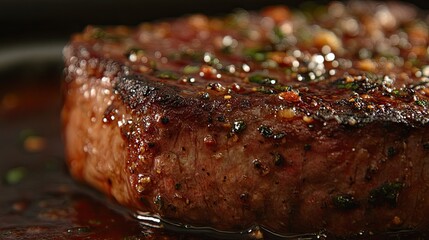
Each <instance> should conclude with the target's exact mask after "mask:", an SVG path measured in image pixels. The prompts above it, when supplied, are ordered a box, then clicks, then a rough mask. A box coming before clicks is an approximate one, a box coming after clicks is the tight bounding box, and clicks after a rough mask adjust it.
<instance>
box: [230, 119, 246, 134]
mask: <svg viewBox="0 0 429 240" xmlns="http://www.w3.org/2000/svg"><path fill="white" fill-rule="evenodd" d="M244 129H246V123H245V122H244V121H243V120H237V121H234V122H233V123H232V128H231V132H232V133H241V132H243V131H244Z"/></svg>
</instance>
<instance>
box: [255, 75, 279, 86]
mask: <svg viewBox="0 0 429 240" xmlns="http://www.w3.org/2000/svg"><path fill="white" fill-rule="evenodd" d="M249 82H252V83H257V84H260V85H275V84H277V79H275V78H272V77H269V76H265V75H262V74H253V75H251V76H249Z"/></svg>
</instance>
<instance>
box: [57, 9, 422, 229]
mask: <svg viewBox="0 0 429 240" xmlns="http://www.w3.org/2000/svg"><path fill="white" fill-rule="evenodd" d="M320 9H322V10H320ZM418 14H419V12H418V10H417V9H415V8H414V7H412V6H409V5H406V4H402V3H377V2H356V1H354V2H349V3H339V2H334V3H331V4H329V5H327V6H323V7H322V8H317V10H314V11H313V10H293V11H292V10H290V9H288V8H287V7H284V6H276V7H268V8H266V9H264V10H262V11H260V12H258V13H255V12H247V11H244V10H241V11H237V12H235V13H233V14H230V15H227V16H225V17H217V18H215V17H207V16H204V15H191V16H187V17H182V18H178V19H174V20H166V21H159V22H154V23H143V24H141V25H139V26H135V27H125V26H109V27H94V26H89V27H87V28H86V29H85V30H84V31H83V32H82V33H79V34H76V35H74V36H73V37H72V40H71V41H70V44H69V45H68V46H67V47H66V48H65V50H64V55H65V63H66V70H65V73H66V76H65V81H64V84H63V92H64V106H63V111H62V121H63V130H64V140H65V147H66V157H67V162H68V165H69V168H70V172H71V174H72V175H73V176H74V177H75V178H76V179H78V180H81V181H84V182H87V183H88V184H90V185H92V186H93V187H95V188H97V189H98V190H100V191H102V192H104V193H105V194H107V195H108V196H111V197H113V198H114V199H115V200H116V201H118V202H119V203H120V204H122V205H124V206H126V207H128V208H129V209H130V210H131V211H135V212H144V213H147V214H153V215H154V216H158V217H160V218H162V219H165V220H168V221H171V222H175V223H181V224H185V225H186V226H188V225H192V226H197V227H211V228H215V229H218V230H222V231H242V230H245V229H248V228H249V227H252V226H260V227H263V228H264V229H268V230H270V231H272V232H274V233H277V234H282V235H289V234H301V233H317V232H321V231H322V232H323V233H325V234H326V235H327V236H332V237H334V236H336V237H347V236H369V235H371V234H377V233H382V232H390V231H400V230H405V229H411V230H416V231H422V232H425V231H427V230H428V229H429V218H428V217H427V216H428V215H429V191H428V190H429V168H428V163H429V123H428V121H429V98H428V94H429V88H428V83H429V58H428V41H429V37H428V36H429V28H428V25H427V22H425V21H424V20H419V18H418V17H417V16H418Z"/></svg>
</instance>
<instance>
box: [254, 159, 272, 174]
mask: <svg viewBox="0 0 429 240" xmlns="http://www.w3.org/2000/svg"><path fill="white" fill-rule="evenodd" d="M252 164H253V167H254V168H255V169H256V170H257V171H258V173H259V175H261V176H265V175H267V174H268V173H269V172H270V168H269V167H268V166H267V165H265V164H264V163H262V162H261V161H260V160H259V159H254V160H253V161H252Z"/></svg>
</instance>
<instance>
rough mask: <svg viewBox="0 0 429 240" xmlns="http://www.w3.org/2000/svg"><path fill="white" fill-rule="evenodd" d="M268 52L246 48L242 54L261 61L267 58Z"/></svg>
mask: <svg viewBox="0 0 429 240" xmlns="http://www.w3.org/2000/svg"><path fill="white" fill-rule="evenodd" d="M267 54H268V52H267V51H265V50H263V49H258V48H248V49H245V50H244V55H245V56H247V57H249V58H251V59H253V60H255V61H258V62H263V61H265V60H266V59H267Z"/></svg>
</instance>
